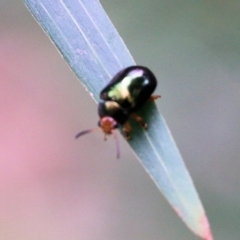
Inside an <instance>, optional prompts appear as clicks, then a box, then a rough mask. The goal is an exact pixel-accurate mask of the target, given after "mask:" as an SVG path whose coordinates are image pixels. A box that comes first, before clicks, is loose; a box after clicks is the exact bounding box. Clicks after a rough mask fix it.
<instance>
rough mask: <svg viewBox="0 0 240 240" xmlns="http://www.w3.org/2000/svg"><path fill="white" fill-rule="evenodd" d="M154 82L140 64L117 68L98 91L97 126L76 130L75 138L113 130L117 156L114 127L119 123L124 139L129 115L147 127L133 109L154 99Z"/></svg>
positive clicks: (127, 137) (128, 130)
mask: <svg viewBox="0 0 240 240" xmlns="http://www.w3.org/2000/svg"><path fill="white" fill-rule="evenodd" d="M156 86H157V79H156V77H155V76H154V74H153V73H152V71H151V70H150V69H148V68H147V67H143V66H131V67H127V68H125V69H123V70H121V71H120V72H119V73H117V74H116V75H115V77H113V79H112V80H111V81H110V82H109V84H108V85H107V86H106V87H105V88H104V89H103V90H102V91H101V92H100V98H101V101H100V102H99V105H98V114H99V117H100V120H99V122H98V126H99V128H94V129H89V130H85V131H82V132H79V133H78V134H77V135H76V138H79V137H80V136H82V135H84V134H87V133H90V132H92V131H95V130H99V129H102V131H103V132H104V134H105V139H106V135H110V134H113V135H114V137H115V139H116V143H117V157H119V147H118V141H117V137H116V134H115V131H114V129H116V128H118V126H119V125H123V126H124V127H123V131H124V133H125V137H126V139H129V138H130V132H131V126H130V124H129V123H128V119H129V117H132V118H133V119H135V120H136V121H137V122H139V123H140V124H141V126H142V127H143V128H147V124H146V123H145V122H144V121H143V119H142V118H141V117H140V116H138V115H137V114H136V112H137V111H138V110H139V109H141V108H142V107H143V105H144V104H145V103H146V102H147V101H148V100H149V99H152V100H154V99H157V98H159V97H160V96H159V95H153V96H152V93H153V92H154V90H155V88H156Z"/></svg>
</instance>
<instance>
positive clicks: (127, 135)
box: [123, 122, 132, 140]
mask: <svg viewBox="0 0 240 240" xmlns="http://www.w3.org/2000/svg"><path fill="white" fill-rule="evenodd" d="M131 131H132V128H131V126H130V124H129V122H125V123H124V127H123V132H124V133H125V138H126V139H127V140H128V139H130V132H131Z"/></svg>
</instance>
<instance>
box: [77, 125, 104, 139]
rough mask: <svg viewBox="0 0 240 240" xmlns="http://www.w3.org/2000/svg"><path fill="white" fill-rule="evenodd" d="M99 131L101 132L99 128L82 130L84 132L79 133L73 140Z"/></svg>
mask: <svg viewBox="0 0 240 240" xmlns="http://www.w3.org/2000/svg"><path fill="white" fill-rule="evenodd" d="M99 130H101V128H99V127H98V128H92V129H88V130H84V131H81V132H79V133H78V134H77V135H76V136H75V138H76V139H77V138H79V137H81V136H83V135H85V134H87V133H91V132H95V131H99Z"/></svg>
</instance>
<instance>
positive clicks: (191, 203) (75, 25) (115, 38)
mask: <svg viewBox="0 0 240 240" xmlns="http://www.w3.org/2000/svg"><path fill="white" fill-rule="evenodd" d="M25 3H26V5H27V7H28V8H29V10H30V11H31V13H32V14H33V16H34V17H35V18H36V20H37V21H38V22H39V24H40V25H41V26H42V28H43V29H44V30H45V32H46V33H47V34H48V35H49V37H50V38H51V39H52V41H53V42H54V43H55V45H56V46H57V48H58V49H59V51H60V52H61V53H62V55H63V57H64V58H65V59H66V61H67V62H68V64H69V65H70V67H71V68H72V70H73V71H74V72H75V73H76V75H77V76H78V77H79V79H80V80H81V82H82V84H83V85H84V86H85V88H86V89H87V90H88V91H89V92H90V95H91V96H92V97H93V98H94V99H95V100H96V101H98V100H99V92H100V91H101V89H102V88H103V87H104V86H105V85H106V84H107V83H108V82H109V80H110V79H111V78H112V77H113V76H114V75H115V74H116V73H117V72H118V71H119V70H121V69H123V68H124V67H127V66H130V65H135V62H134V60H133V58H132V57H131V55H130V53H129V51H128V49H127V48H126V46H125V44H124V43H123V41H122V39H121V37H120V36H119V34H118V33H117V31H116V29H115V28H114V26H113V25H112V23H111V21H110V20H109V18H108V16H107V15H106V13H105V11H104V10H103V8H102V6H101V5H100V3H99V1H97V0H57V1H52V0H25ZM83 111H84V110H83ZM141 115H142V116H143V118H144V119H145V121H146V122H147V123H148V126H149V127H148V130H147V131H145V130H143V129H142V128H141V127H139V126H138V125H137V124H133V133H132V134H131V135H132V140H131V141H128V143H129V145H130V146H131V148H132V149H133V151H134V153H135V155H136V156H137V158H138V159H139V161H140V163H141V164H142V165H143V167H144V168H145V170H146V171H147V172H148V174H149V175H150V177H151V178H152V179H153V181H154V182H155V184H156V185H157V187H158V188H159V190H160V191H161V192H162V193H163V195H164V196H165V197H166V199H167V200H168V201H169V203H170V204H171V205H172V207H173V208H174V210H175V211H176V212H177V214H178V215H179V216H180V218H182V220H183V221H184V222H185V223H186V225H187V226H188V227H189V228H190V229H191V230H192V231H193V232H194V233H195V234H197V235H198V236H200V237H201V238H203V239H205V240H212V239H213V238H212V234H211V230H210V227H209V224H208V220H207V217H206V215H205V212H204V209H203V206H202V204H201V201H200V199H199V197H198V194H197V192H196V190H195V187H194V185H193V182H192V180H191V177H190V175H189V173H188V171H187V169H186V167H185V165H184V162H183V160H182V157H181V155H180V153H179V150H178V148H177V147H176V144H175V142H174V140H173V138H172V135H171V133H170V131H169V129H168V127H167V125H166V123H165V121H164V119H163V117H162V116H161V114H160V113H159V111H158V109H157V107H156V105H155V104H154V103H150V104H148V105H147V107H144V108H143V110H142V111H141Z"/></svg>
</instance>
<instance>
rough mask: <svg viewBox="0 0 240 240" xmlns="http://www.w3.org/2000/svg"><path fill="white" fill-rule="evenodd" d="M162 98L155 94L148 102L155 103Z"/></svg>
mask: <svg viewBox="0 0 240 240" xmlns="http://www.w3.org/2000/svg"><path fill="white" fill-rule="evenodd" d="M160 97H161V95H158V94H154V95H152V96H151V97H150V98H149V99H148V101H149V102H152V101H155V100H157V99H159V98H160Z"/></svg>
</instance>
